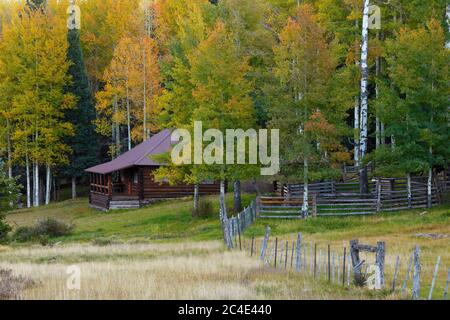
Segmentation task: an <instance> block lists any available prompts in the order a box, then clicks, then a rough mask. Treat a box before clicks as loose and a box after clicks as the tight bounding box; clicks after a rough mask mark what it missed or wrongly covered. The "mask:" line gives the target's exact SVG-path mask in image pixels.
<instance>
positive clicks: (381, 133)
mask: <svg viewBox="0 0 450 320" xmlns="http://www.w3.org/2000/svg"><path fill="white" fill-rule="evenodd" d="M384 127H385V126H384V123H383V122H381V123H380V135H381V144H386V134H385V130H384Z"/></svg>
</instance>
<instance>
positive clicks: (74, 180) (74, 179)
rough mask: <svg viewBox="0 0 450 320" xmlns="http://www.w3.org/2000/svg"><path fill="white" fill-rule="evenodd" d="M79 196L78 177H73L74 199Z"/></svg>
mask: <svg viewBox="0 0 450 320" xmlns="http://www.w3.org/2000/svg"><path fill="white" fill-rule="evenodd" d="M76 198H77V178H76V177H72V200H75V199H76Z"/></svg>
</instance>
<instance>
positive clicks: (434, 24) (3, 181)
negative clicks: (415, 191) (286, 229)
mask: <svg viewBox="0 0 450 320" xmlns="http://www.w3.org/2000/svg"><path fill="white" fill-rule="evenodd" d="M72 2H73V1H69V0H59V1H58V0H47V1H45V0H27V1H13V0H10V1H8V0H0V170H1V171H2V173H0V206H1V205H2V203H3V205H4V206H8V205H12V204H13V203H14V201H13V200H12V198H11V194H16V193H17V191H18V189H17V186H16V185H15V183H13V182H14V181H16V182H17V183H18V184H21V185H22V187H21V190H22V194H23V197H22V198H23V199H22V203H23V205H24V206H27V207H30V206H39V205H42V204H48V203H49V202H50V201H51V200H52V197H53V198H55V195H53V193H52V190H54V189H55V188H57V185H58V184H59V183H62V181H65V183H66V184H71V185H72V196H73V197H76V195H77V194H76V186H77V184H80V183H81V184H83V183H84V182H85V179H86V177H85V175H84V169H86V168H87V167H89V166H92V165H95V164H98V163H100V162H102V161H105V160H108V159H111V158H115V157H117V156H118V155H120V154H122V153H124V152H126V151H128V150H130V149H131V148H133V146H135V145H137V144H139V143H141V142H142V141H144V140H146V139H148V138H149V137H151V136H152V135H153V134H155V133H157V132H158V131H160V130H161V129H164V128H191V127H192V125H193V122H194V121H203V123H204V125H205V126H208V128H216V129H221V130H223V131H225V129H227V128H242V129H248V128H276V129H280V135H281V136H280V154H281V172H280V174H279V176H277V177H270V179H271V180H274V179H278V180H284V181H295V182H308V181H321V180H326V179H334V178H337V177H339V175H340V172H341V170H342V168H343V166H344V165H354V166H355V167H357V168H358V169H359V170H360V172H359V173H360V184H361V192H362V193H364V192H366V191H367V181H368V179H369V178H370V177H368V174H367V165H368V164H375V170H374V171H373V172H372V173H371V174H374V175H377V176H389V177H395V176H402V177H405V176H410V175H411V174H417V175H424V176H427V177H429V178H430V179H431V176H432V175H433V173H435V172H438V171H440V170H442V169H444V168H446V167H448V165H449V162H450V157H449V154H450V143H449V141H450V139H449V133H450V131H449V106H450V101H449V98H450V81H449V80H450V77H449V71H450V69H449V68H450V50H449V47H450V43H449V39H450V37H449V36H450V30H449V29H450V6H448V4H447V0H427V1H423V0H390V1H385V0H370V1H369V0H309V1H308V0H303V1H300V0H252V1H250V0H216V1H208V0H153V1H151V0H148V1H145V0H78V1H76V4H77V5H78V6H79V7H80V13H81V19H80V20H79V21H75V22H74V23H75V24H77V23H79V25H77V26H69V25H68V21H70V20H68V17H69V16H70V14H73V13H71V12H69V15H68V7H69V5H70V4H71V3H72ZM446 43H447V45H446ZM208 128H205V129H208ZM159 175H160V176H161V177H170V178H171V180H174V181H176V180H178V181H179V180H182V181H183V182H190V183H197V182H199V181H200V180H202V179H206V178H216V179H218V180H219V179H220V180H225V179H227V180H229V181H237V182H239V181H240V180H249V179H253V178H254V177H255V170H254V168H253V167H251V166H248V167H247V166H241V167H238V166H228V167H227V168H225V169H224V168H216V167H209V168H206V167H205V166H197V167H183V168H177V167H173V166H167V167H165V168H163V169H161V170H160V173H159ZM258 179H259V178H258ZM237 187H238V185H237ZM6 195H8V197H6ZM2 199H7V200H6V201H5V200H3V201H2Z"/></svg>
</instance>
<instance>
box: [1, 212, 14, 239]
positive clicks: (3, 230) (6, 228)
mask: <svg viewBox="0 0 450 320" xmlns="http://www.w3.org/2000/svg"><path fill="white" fill-rule="evenodd" d="M10 231H11V227H10V226H9V225H8V224H7V223H6V222H5V216H4V215H3V214H1V213H0V243H3V242H6V241H7V239H8V232H10Z"/></svg>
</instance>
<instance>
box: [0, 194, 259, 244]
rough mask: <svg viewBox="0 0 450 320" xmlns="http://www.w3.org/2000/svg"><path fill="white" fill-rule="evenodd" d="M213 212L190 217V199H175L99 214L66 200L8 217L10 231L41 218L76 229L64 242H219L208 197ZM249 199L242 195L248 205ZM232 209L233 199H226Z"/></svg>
mask: <svg viewBox="0 0 450 320" xmlns="http://www.w3.org/2000/svg"><path fill="white" fill-rule="evenodd" d="M207 199H208V201H211V202H213V204H214V212H213V213H211V217H210V218H205V219H203V218H193V217H192V209H191V208H192V199H178V200H174V201H165V202H160V203H156V204H152V205H150V206H148V207H145V208H142V209H137V210H117V211H110V212H101V211H97V210H94V209H91V208H90V207H89V205H88V201H87V199H85V198H83V199H79V200H75V201H72V200H68V201H64V202H61V203H56V204H52V205H49V206H47V207H41V208H37V209H36V208H32V209H24V210H19V211H16V212H13V213H12V214H10V215H8V217H7V221H8V222H9V223H10V224H11V225H12V226H13V227H20V226H31V225H33V224H35V223H36V222H37V221H38V220H40V219H44V218H56V219H58V220H61V221H64V222H66V223H71V224H74V225H75V231H74V233H73V234H72V235H71V236H69V237H65V238H63V239H55V240H58V241H60V240H64V241H89V240H92V239H96V238H100V237H118V238H120V239H123V240H131V239H133V240H181V239H189V240H211V239H220V238H221V235H220V233H221V228H220V225H219V223H218V221H219V220H218V216H219V209H218V208H219V205H218V197H217V196H215V197H208V198H207ZM250 200H251V197H250V196H248V195H244V197H243V203H244V205H248V203H249V202H250ZM227 203H228V207H229V208H231V207H232V198H231V197H228V198H227Z"/></svg>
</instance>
